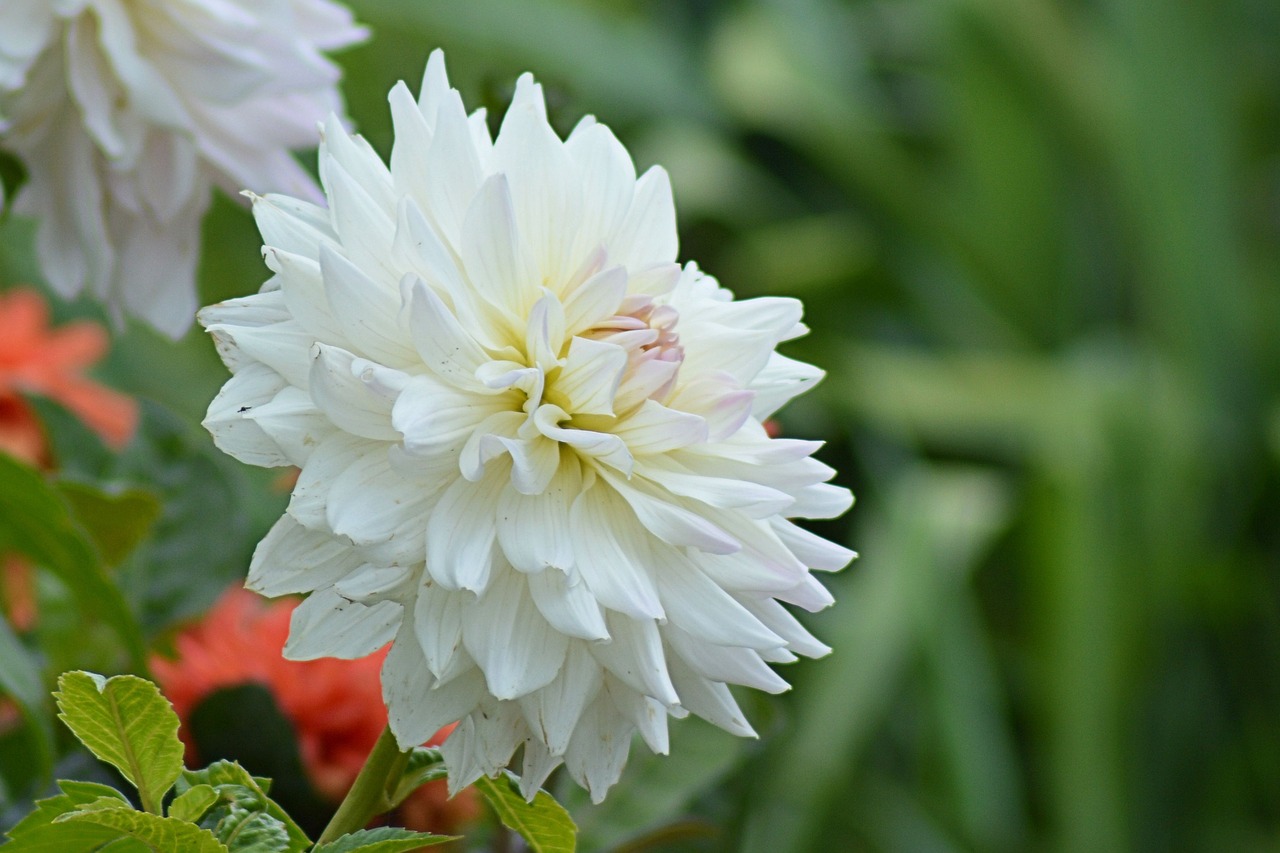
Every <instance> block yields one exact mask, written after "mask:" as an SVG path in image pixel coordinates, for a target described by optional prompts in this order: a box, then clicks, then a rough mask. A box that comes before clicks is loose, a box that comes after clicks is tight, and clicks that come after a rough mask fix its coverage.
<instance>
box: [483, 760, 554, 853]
mask: <svg viewBox="0 0 1280 853" xmlns="http://www.w3.org/2000/svg"><path fill="white" fill-rule="evenodd" d="M475 788H476V790H477V791H479V792H480V794H481V795H482V796H483V797H484V799H485V802H487V803H488V804H489V807H490V808H492V809H493V811H494V813H495V814H497V816H498V820H500V821H502V824H503V826H506V827H507V828H508V829H511V830H514V831H515V832H518V833H519V834H520V837H521V838H523V839H524V840H525V843H527V844H528V845H529V849H530V850H531V851H532V853H573V851H574V850H575V849H576V848H577V843H578V827H577V825H576V824H575V823H574V822H573V818H571V817H569V813H568V812H567V811H565V809H564V806H562V805H560V804H559V803H557V802H556V801H555V799H554V798H553V797H552V796H551V795H550V794H548V793H547V792H546V791H539V792H538V794H537V796H536V797H534V798H533V802H532V803H528V802H525V799H524V797H523V796H521V795H520V789H519V788H518V787H517V785H516V781H515V777H513V776H512V775H511V774H510V773H506V772H504V773H502V774H501V775H500V776H498V778H497V779H490V778H488V777H487V776H481V777H480V778H479V779H478V780H477V781H476V783H475Z"/></svg>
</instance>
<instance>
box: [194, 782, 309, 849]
mask: <svg viewBox="0 0 1280 853" xmlns="http://www.w3.org/2000/svg"><path fill="white" fill-rule="evenodd" d="M265 781H266V780H259V779H258V778H257V777H255V776H252V775H250V773H249V771H247V770H245V769H244V768H243V767H241V766H240V765H239V764H237V763H236V762H234V761H215V762H214V763H213V764H210V765H209V766H208V767H206V768H204V769H203V770H184V771H183V772H182V777H181V778H180V779H179V780H178V783H177V786H176V790H177V791H178V794H179V796H181V795H182V794H185V793H186V792H187V791H189V790H191V789H193V788H195V787H197V786H200V785H209V786H211V787H212V788H214V790H216V791H217V792H218V796H219V798H220V799H221V800H222V801H223V804H224V805H222V806H215V807H214V808H213V810H212V811H210V812H209V813H208V814H206V815H205V817H204V820H203V821H202V823H204V824H207V825H209V826H216V825H217V823H218V822H220V821H221V820H222V819H223V818H224V817H225V816H226V815H227V814H229V813H230V810H231V806H232V805H233V804H234V805H239V806H240V807H242V808H245V809H248V810H250V811H254V810H257V811H261V812H263V813H265V814H268V815H270V816H271V817H273V818H275V819H276V820H277V821H279V822H280V823H281V825H283V826H284V828H285V831H286V833H287V835H288V846H287V847H282V848H279V849H280V851H281V853H285V852H286V851H287V853H302V851H305V850H309V849H310V848H311V839H310V838H308V837H307V834H306V833H305V832H303V831H302V827H300V826H298V824H297V823H296V822H295V821H294V820H293V818H291V817H290V816H289V815H288V813H287V812H285V810H284V809H282V808H280V805H279V804H278V803H276V802H275V801H274V800H272V799H271V798H270V797H268V796H267V792H266V790H265V788H264V782H265Z"/></svg>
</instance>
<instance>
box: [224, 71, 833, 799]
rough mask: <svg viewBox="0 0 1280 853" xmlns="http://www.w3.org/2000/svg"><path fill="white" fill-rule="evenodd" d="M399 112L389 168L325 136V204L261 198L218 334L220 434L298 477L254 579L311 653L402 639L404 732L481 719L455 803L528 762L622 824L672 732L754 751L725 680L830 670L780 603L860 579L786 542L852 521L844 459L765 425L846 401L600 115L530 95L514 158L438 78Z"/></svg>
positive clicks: (398, 662) (520, 110)
mask: <svg viewBox="0 0 1280 853" xmlns="http://www.w3.org/2000/svg"><path fill="white" fill-rule="evenodd" d="M390 100H391V110H392V115H393V117H394V121H395V134H396V141H395V147H394V149H393V151H392V154H391V165H390V168H389V169H388V167H387V166H385V165H384V164H383V163H382V161H381V160H380V159H379V158H378V156H377V155H376V154H375V153H374V152H373V150H372V149H371V148H370V147H369V146H368V144H366V143H365V142H364V140H362V139H360V138H359V137H352V136H349V135H347V133H345V132H344V131H343V129H342V126H341V125H340V124H339V123H338V122H336V121H330V122H329V124H328V125H327V127H326V129H325V139H324V142H323V144H322V146H321V151H320V164H321V178H322V182H323V184H324V188H325V192H326V195H327V197H328V202H329V206H328V209H325V208H322V207H316V206H314V205H312V204H308V203H306V202H301V201H297V200H294V199H290V198H284V197H280V196H266V197H255V198H254V212H255V214H256V216H257V221H258V225H259V227H260V228H261V229H262V234H263V238H264V240H265V242H266V248H265V250H264V253H265V258H266V262H267V265H268V266H269V267H270V268H271V269H272V270H273V271H274V272H275V275H274V277H272V278H271V279H270V280H269V281H268V282H267V284H266V285H265V286H264V287H263V289H262V292H260V293H258V294H256V295H254V296H248V297H245V298H243V299H234V300H231V301H229V302H224V303H222V304H219V305H215V306H212V307H210V308H206V309H204V311H202V312H201V314H200V321H201V322H202V323H203V324H204V325H205V326H206V328H207V329H208V330H209V332H210V333H212V335H213V337H214V339H215V341H216V343H217V346H218V349H219V351H220V352H221V354H222V357H223V359H224V360H225V361H226V363H227V365H228V366H229V367H230V369H231V371H232V373H233V374H234V376H233V377H232V378H231V380H230V381H228V383H227V384H226V386H225V387H224V388H223V390H222V392H221V394H219V395H218V397H217V399H215V400H214V402H213V404H212V406H211V407H210V409H209V416H208V419H207V420H206V421H205V424H206V426H207V427H208V428H209V430H210V431H211V432H212V433H213V435H214V439H215V441H216V442H217V443H218V445H219V446H220V447H221V448H222V449H223V450H225V451H226V452H228V453H230V454H232V455H233V456H235V457H237V458H238V459H240V460H242V461H244V462H247V463H250V464H254V465H266V466H271V465H297V466H299V467H301V469H302V473H301V475H300V477H299V480H298V484H297V487H296V488H295V489H294V492H293V496H292V500H291V501H290V504H289V508H288V512H287V514H286V515H285V516H284V517H283V518H281V519H280V521H279V522H278V523H277V524H276V526H275V527H274V529H273V530H272V531H271V532H270V533H269V534H268V535H267V537H266V539H264V540H263V542H262V544H261V545H260V546H259V547H258V550H257V553H256V554H255V555H254V560H253V565H252V567H251V569H250V576H249V581H248V584H249V586H250V587H251V588H252V589H255V590H257V591H258V592H260V593H262V594H264V595H268V596H276V595H282V594H286V593H297V592H308V593H310V597H309V598H308V599H307V600H306V602H305V603H304V604H302V605H301V606H300V607H299V608H298V610H297V611H296V614H295V617H294V620H293V625H292V632H291V635H290V638H289V644H288V647H287V649H286V654H287V655H289V656H291V657H294V658H299V659H306V658H313V657H319V656H336V657H359V656H362V655H367V654H369V653H370V652H372V651H374V650H375V649H377V648H379V647H380V646H382V645H383V644H385V643H387V642H388V641H392V642H393V645H392V647H391V651H390V653H389V654H388V655H387V658H386V663H385V666H384V668H383V672H382V678H383V694H384V698H385V699H386V702H387V705H388V708H389V711H390V720H391V727H392V730H393V731H394V733H395V735H396V737H397V739H398V740H399V742H400V743H401V744H402V745H404V746H405V747H408V746H412V745H413V744H417V743H421V742H423V741H424V740H426V739H427V738H428V737H429V736H430V735H431V734H432V733H434V732H435V731H437V730H438V729H440V728H441V727H442V726H444V725H447V724H448V723H452V722H454V721H455V720H457V721H460V723H459V725H458V727H457V729H456V730H455V731H454V733H453V735H452V736H451V737H450V738H449V739H448V741H447V742H446V743H445V744H444V747H443V750H444V754H445V760H446V763H447V764H448V767H449V772H450V784H451V785H452V786H453V788H454V789H455V790H456V789H457V788H459V787H461V786H464V785H467V784H470V783H471V782H472V781H474V780H475V779H476V778H477V777H478V776H479V775H481V774H492V773H495V772H497V771H498V770H499V768H502V767H503V766H505V765H506V764H507V762H508V761H509V760H510V759H511V757H512V753H513V752H514V751H515V750H516V748H517V747H520V746H521V745H523V746H524V763H523V784H524V786H525V791H526V794H528V795H530V796H531V795H532V793H533V792H534V791H535V790H536V789H537V787H538V786H539V785H541V784H542V782H543V781H544V780H545V779H546V777H547V774H548V773H550V772H551V770H553V769H554V768H555V767H556V766H557V765H559V764H560V763H562V762H563V763H564V764H565V765H566V766H567V768H568V772H569V773H570V775H571V776H572V777H573V778H574V779H576V780H577V781H578V782H579V783H580V784H582V785H583V786H584V787H586V788H587V789H588V790H589V791H590V793H591V795H592V797H593V798H595V799H596V800H599V799H601V798H602V797H603V796H604V793H605V791H606V790H607V789H608V788H609V786H611V785H612V784H613V783H614V782H615V781H617V779H618V774H619V773H620V772H621V769H622V766H623V763H624V762H625V760H626V757H627V750H628V746H629V744H630V741H631V735H632V734H633V733H634V732H635V731H637V730H638V731H639V732H640V734H641V735H642V736H643V738H644V740H645V742H646V743H647V744H648V745H649V747H650V748H651V749H653V750H654V751H656V752H665V751H666V749H667V717H668V716H674V717H682V716H684V715H685V714H687V713H689V712H692V713H694V714H697V715H699V716H702V717H704V718H706V719H707V720H710V721H711V722H713V723H715V724H716V725H718V726H721V727H723V728H725V729H727V730H728V731H731V732H733V733H735V734H739V735H751V734H753V732H752V730H751V727H750V726H749V725H748V723H747V721H746V719H745V718H744V716H743V714H742V712H741V711H740V710H739V709H738V706H737V705H736V704H735V702H734V699H733V696H732V695H731V694H730V691H729V688H728V686H727V685H730V684H739V685H746V686H749V687H755V688H758V689H761V690H766V691H769V692H778V691H782V690H785V689H786V688H787V684H786V682H785V681H783V680H782V679H781V678H780V677H778V675H777V674H775V673H774V672H773V670H772V669H770V668H769V666H768V664H767V662H785V661H791V660H794V659H795V655H797V654H800V655H807V656H817V655H822V654H825V653H826V652H827V651H828V649H827V647H826V646H824V645H822V644H821V643H819V642H818V641H817V640H815V639H814V638H813V637H812V636H811V635H810V634H809V633H808V632H807V631H806V630H805V629H804V628H803V627H801V625H800V623H799V622H798V621H797V620H796V619H795V618H794V617H793V616H792V615H791V614H790V613H789V612H788V611H787V609H786V608H784V607H783V606H782V604H780V603H779V602H787V603H790V604H795V605H798V606H800V607H803V608H805V609H807V610H818V609H820V608H823V607H825V606H827V605H828V604H830V603H831V597H830V596H829V595H828V593H827V591H826V590H825V589H824V588H823V587H822V585H821V584H819V583H818V582H817V581H816V580H815V579H814V577H813V576H812V575H811V574H810V569H824V570H832V569H838V568H841V567H842V566H844V565H845V564H846V563H847V562H848V561H849V559H850V558H851V557H852V556H853V554H852V552H850V551H848V550H846V549H845V548H842V547H840V546H838V545H835V544H832V543H831V542H828V541H826V540H824V539H821V538H819V537H817V536H815V535H813V534H811V533H808V532H806V531H805V530H803V529H802V528H800V527H798V526H796V525H795V524H793V523H792V522H791V521H789V520H788V519H790V518H796V517H799V518H829V517H831V516H835V515H838V514H840V513H842V512H843V511H844V510H845V509H846V508H848V506H849V504H850V502H851V497H850V495H849V492H848V491H847V490H846V489H842V488H837V487H835V486H831V485H827V484H826V483H825V481H826V480H827V479H828V478H830V477H831V475H832V473H833V472H832V470H831V469H830V468H829V467H827V466H826V465H823V464H822V463H821V462H818V461H817V460H815V459H813V458H811V454H812V453H813V452H814V450H816V449H817V447H818V446H819V445H818V443H816V442H811V441H798V440H791V439H771V438H769V436H768V435H767V434H766V432H765V430H764V428H763V427H762V426H761V421H762V420H763V419H764V418H766V417H768V416H769V415H770V414H772V413H773V412H774V411H775V410H776V409H777V408H778V407H779V406H781V405H782V404H783V403H785V402H786V401H787V400H789V399H790V398H792V397H794V396H796V395H797V394H799V393H801V392H802V391H804V390H805V389H807V388H809V387H810V386H811V385H813V384H814V383H815V382H816V381H817V380H818V379H819V377H820V376H821V372H820V371H818V370H817V369H816V368H813V367H810V366H809V365H806V364H801V363H799V362H796V361H793V360H791V359H789V358H786V357H785V356H781V355H778V354H777V353H775V352H774V347H775V346H776V345H777V344H778V343H779V342H781V341H785V340H788V339H790V338H793V337H795V336H797V335H800V334H802V333H803V332H804V331H805V328H804V326H802V325H801V324H800V313H801V309H800V304H799V303H798V302H797V301H796V300H794V299H749V300H744V301H740V302H739V301H734V299H733V297H732V295H731V294H730V293H729V292H728V291H727V290H724V289H722V288H721V287H719V286H718V285H717V284H716V282H715V280H714V279H712V278H710V277H708V276H706V275H703V274H702V273H701V272H700V271H699V270H698V269H697V267H695V266H694V265H693V264H689V265H688V266H686V267H684V268H683V269H682V268H681V267H679V266H678V265H677V264H676V263H675V258H676V228H675V211H674V208H673V206H672V200H671V189H670V186H669V184H668V181H667V175H666V173H665V172H663V171H662V170H661V169H660V168H654V169H651V170H649V171H648V172H646V173H645V174H644V175H642V176H641V177H640V178H639V179H637V178H636V174H635V169H634V167H633V166H632V163H631V159H630V158H629V156H628V155H627V152H626V150H625V149H624V148H623V147H622V145H620V144H619V143H618V141H617V140H616V139H615V138H614V136H613V134H612V133H611V132H610V131H609V130H608V128H606V127H604V126H603V125H600V124H596V123H595V122H594V121H593V120H592V119H590V118H588V119H586V120H584V121H583V122H582V123H581V124H579V125H578V127H577V129H575V130H574V131H573V133H572V134H570V136H569V138H568V139H567V140H564V141H562V140H560V139H559V138H558V137H557V135H556V133H555V132H554V131H553V130H552V128H551V126H550V125H549V124H548V123H547V117H546V110H545V106H544V104H543V98H542V92H541V89H540V87H539V86H538V85H537V84H536V83H534V81H533V78H532V77H530V76H529V75H525V76H523V77H521V78H520V80H519V82H518V83H517V86H516V93H515V99H514V102H513V103H512V105H511V107H510V109H509V110H508V112H507V114H506V117H505V119H504V120H503V122H502V128H501V131H500V132H499V133H498V136H497V139H496V140H495V139H492V138H491V137H490V134H489V130H488V128H487V126H486V122H485V115H484V113H483V112H482V111H481V112H476V113H473V114H471V115H470V116H468V115H467V114H466V112H465V111H464V109H463V105H462V99H461V97H460V96H459V94H458V92H457V91H456V90H454V89H451V88H450V87H449V83H448V80H447V78H446V76H445V69H444V59H443V57H442V56H441V54H440V53H439V52H438V51H437V52H436V53H434V54H432V56H431V60H430V62H429V63H428V66H427V73H426V80H425V82H424V85H423V90H422V96H421V98H419V99H418V100H416V101H415V100H414V98H413V96H412V95H411V94H410V93H409V90H408V89H407V88H405V86H404V84H403V83H402V84H400V85H398V86H396V88H395V89H394V90H392V92H391V97H390Z"/></svg>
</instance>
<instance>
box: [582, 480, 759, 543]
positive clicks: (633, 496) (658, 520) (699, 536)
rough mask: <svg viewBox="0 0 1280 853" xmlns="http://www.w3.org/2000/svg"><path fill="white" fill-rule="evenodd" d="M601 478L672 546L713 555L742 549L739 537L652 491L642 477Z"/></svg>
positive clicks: (646, 524) (647, 528)
mask: <svg viewBox="0 0 1280 853" xmlns="http://www.w3.org/2000/svg"><path fill="white" fill-rule="evenodd" d="M601 477H603V478H604V480H605V481H606V482H608V483H609V485H611V486H613V488H614V490H615V491H616V492H617V493H618V494H620V495H622V497H623V498H624V499H625V500H626V502H627V503H628V504H629V505H630V506H631V509H632V510H633V511H634V512H635V514H636V518H638V519H639V520H640V523H641V524H643V525H644V527H645V529H646V530H648V531H649V532H650V533H652V534H653V535H654V536H656V537H658V539H660V540H662V541H663V542H666V543H667V544H668V545H675V546H681V547H683V546H688V547H691V548H697V549H698V550H699V551H705V552H707V553H709V554H733V553H736V552H738V551H740V550H742V546H741V544H739V543H738V540H736V539H734V538H733V537H732V536H730V535H729V534H728V533H726V532H725V531H723V530H721V529H720V528H719V527H717V526H716V525H714V524H712V523H711V522H710V521H708V520H707V519H705V518H703V517H702V516H701V515H698V514H697V513H695V512H691V511H689V510H688V509H685V508H684V507H682V506H679V505H677V504H676V503H674V502H672V501H669V500H666V499H664V497H660V496H657V495H654V494H652V493H649V492H648V490H647V489H646V486H645V485H644V483H643V481H641V480H639V479H638V478H637V479H636V480H635V481H633V482H632V483H628V482H626V481H625V480H622V479H620V478H618V477H616V476H613V475H610V474H608V473H606V472H603V471H602V472H601Z"/></svg>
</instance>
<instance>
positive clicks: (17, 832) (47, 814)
mask: <svg viewBox="0 0 1280 853" xmlns="http://www.w3.org/2000/svg"><path fill="white" fill-rule="evenodd" d="M58 787H59V788H60V789H61V790H62V793H61V794H58V795H57V796H55V797H47V798H45V799H43V800H36V808H35V811H33V812H31V814H29V815H27V816H26V817H24V818H23V819H22V820H20V821H19V822H18V823H17V824H15V825H14V827H13V828H12V829H10V830H9V833H8V834H9V837H10V838H14V839H16V838H20V837H23V836H25V835H27V834H29V833H30V832H32V831H33V830H35V829H37V828H39V827H41V826H46V825H48V824H50V823H53V821H54V820H55V819H56V818H58V817H60V816H62V815H64V814H66V813H68V812H74V811H77V810H79V809H80V808H82V807H83V806H87V805H88V804H89V803H92V802H96V801H98V800H101V799H104V798H107V797H116V798H117V799H119V800H120V802H121V803H123V804H124V805H126V806H127V805H128V804H129V803H128V801H127V800H126V799H125V798H124V795H123V794H121V793H120V792H119V791H117V790H116V789H114V788H112V787H110V786H108V785H100V784H98V783H97V782H70V781H66V780H59V781H58Z"/></svg>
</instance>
